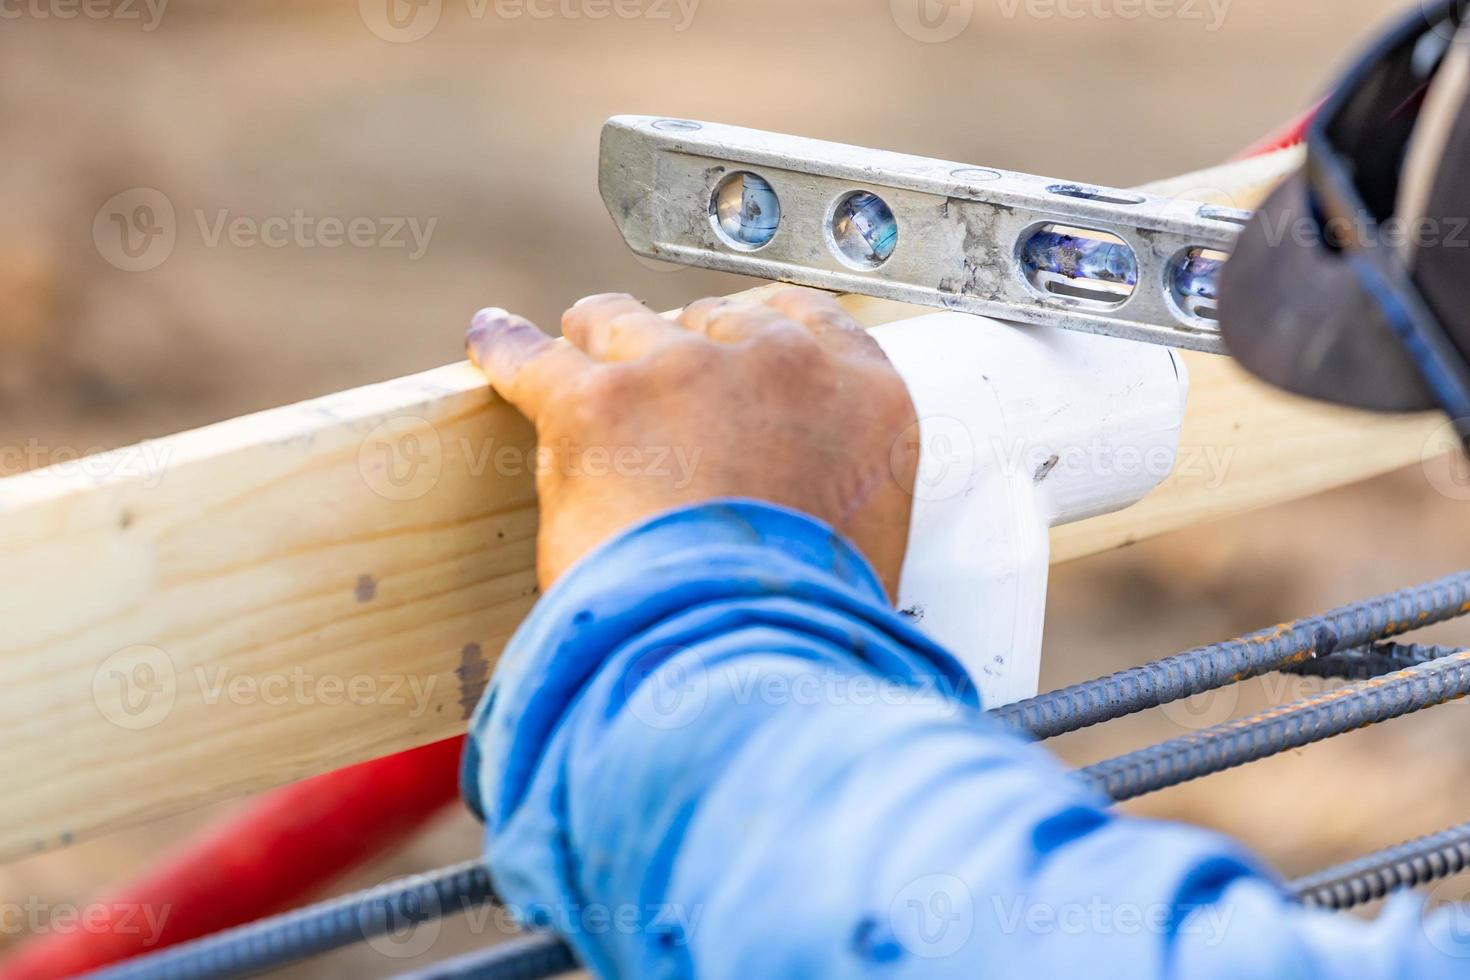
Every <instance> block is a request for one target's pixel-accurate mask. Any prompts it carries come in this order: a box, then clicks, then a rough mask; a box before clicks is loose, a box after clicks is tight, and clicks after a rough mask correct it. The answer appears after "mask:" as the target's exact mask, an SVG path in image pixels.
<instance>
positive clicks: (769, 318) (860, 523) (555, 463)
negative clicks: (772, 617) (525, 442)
mask: <svg viewBox="0 0 1470 980" xmlns="http://www.w3.org/2000/svg"><path fill="white" fill-rule="evenodd" d="M562 333H563V335H564V336H565V338H566V341H567V342H559V341H555V340H552V339H551V338H550V337H548V336H547V335H546V334H545V333H543V332H542V331H541V330H540V329H538V328H537V327H536V326H535V325H534V324H532V323H531V322H530V321H529V320H526V319H524V318H522V317H518V316H515V315H513V314H510V313H507V312H506V311H504V310H499V309H490V310H482V311H481V312H480V313H479V314H477V315H476V317H475V320H474V324H473V325H472V326H471V327H470V331H469V334H468V335H467V337H466V348H467V350H468V352H469V355H470V358H471V360H473V361H474V363H475V364H476V365H478V366H479V368H480V369H481V370H482V371H483V372H484V373H485V375H486V376H487V377H488V378H489V379H490V383H491V384H492V385H493V386H494V387H495V389H496V391H498V392H499V393H500V394H501V395H502V396H503V397H504V398H505V399H506V400H507V401H509V402H510V403H511V404H512V405H514V406H515V407H517V408H518V409H520V410H521V411H522V412H523V413H524V414H525V415H526V416H527V417H528V418H529V419H530V420H531V421H532V422H533V423H534V424H535V426H536V435H537V442H538V444H539V447H540V452H541V456H540V459H541V461H542V465H540V466H538V470H537V493H538V495H539V497H540V505H541V529H540V535H539V538H538V541H537V571H538V575H539V578H540V581H541V585H542V587H543V588H545V587H547V586H549V585H550V584H551V583H552V582H554V581H555V580H556V579H557V577H558V576H560V575H561V574H562V572H564V571H566V569H567V568H568V567H569V566H570V565H571V564H572V563H573V562H575V561H576V560H577V559H578V558H580V557H581V556H582V555H583V554H585V553H587V552H588V551H589V550H591V549H592V548H594V547H596V546H597V545H598V544H600V543H602V542H603V541H605V540H607V539H608V538H610V537H612V536H613V535H615V534H617V533H618V532H619V531H621V530H623V529H624V528H626V527H628V526H630V525H632V524H634V523H636V522H638V521H641V520H643V519H645V518H647V517H650V516H652V515H654V514H656V513H659V512H661V511H665V510H668V509H670V508H673V507H679V506H684V505H689V504H695V503H699V502H701V501H706V500H711V499H714V498H719V497H749V498H755V499H758V500H765V501H769V502H772V503H776V504H781V505H784V506H787V507H791V508H795V509H797V510H801V511H804V512H806V513H808V514H811V515H812V516H814V517H818V518H820V519H821V520H823V521H826V522H827V523H828V524H830V525H832V526H833V527H834V528H836V529H837V530H838V531H840V532H841V533H842V534H843V535H845V536H846V537H847V538H848V540H850V541H852V542H853V543H854V544H855V545H856V546H857V547H858V549H859V550H861V551H862V553H863V554H864V555H865V556H866V557H867V558H868V560H869V561H870V562H872V563H873V566H874V567H875V568H876V569H877V572H878V575H879V577H880V578H881V579H882V581H883V584H884V586H885V587H886V588H887V590H888V594H889V595H890V596H896V595H897V593H898V575H899V569H900V566H901V565H902V564H903V556H904V551H905V548H906V546H907V543H908V527H909V510H910V507H911V504H912V498H911V496H910V491H911V490H912V488H913V484H914V477H915V471H916V468H917V464H918V440H917V438H916V433H917V429H916V428H915V425H916V419H915V415H914V408H913V403H912V402H911V401H910V400H909V395H908V390H907V389H906V388H905V386H904V383H903V381H902V380H901V379H900V378H899V376H898V374H897V373H896V372H895V371H894V369H893V367H892V365H890V364H889V363H888V359H887V358H886V357H885V356H884V354H883V352H882V350H881V349H880V348H879V347H878V344H877V343H876V342H875V341H874V340H873V339H872V338H871V337H869V336H868V335H867V333H866V332H865V331H864V330H863V329H862V328H861V327H859V326H858V325H857V323H856V321H854V320H853V319H852V317H851V316H849V315H848V314H847V313H846V311H844V310H843V309H842V307H841V306H840V305H838V303H837V301H836V300H834V299H833V298H832V297H831V296H829V295H827V294H825V293H820V292H816V291H813V290H807V289H791V290H786V291H783V292H781V293H778V294H777V295H775V296H773V297H771V298H770V299H767V300H766V301H765V302H764V303H753V302H749V301H738V300H727V299H706V300H700V301H699V302H696V303H693V304H691V305H690V306H689V307H688V308H686V309H685V310H684V311H683V313H682V314H681V315H680V316H679V317H678V319H677V320H671V319H668V318H665V317H662V316H659V315H658V314H656V313H654V312H653V311H652V310H650V309H649V308H648V307H646V306H644V305H643V304H642V303H640V302H638V301H637V300H636V299H634V298H633V297H631V296H628V295H625V294H620V293H610V294H606V295H601V296H591V297H588V298H587V299H584V300H582V301H581V302H579V303H578V304H577V305H576V306H574V307H572V308H571V309H570V310H568V311H567V312H566V314H565V315H564V316H563V317H562Z"/></svg>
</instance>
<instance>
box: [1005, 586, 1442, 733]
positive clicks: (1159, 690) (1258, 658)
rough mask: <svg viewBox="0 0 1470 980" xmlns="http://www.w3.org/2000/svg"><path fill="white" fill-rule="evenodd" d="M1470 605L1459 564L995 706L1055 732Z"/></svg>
mask: <svg viewBox="0 0 1470 980" xmlns="http://www.w3.org/2000/svg"><path fill="white" fill-rule="evenodd" d="M1466 613H1470V572H1457V573H1456V574H1454V575H1449V576H1446V577H1445V578H1442V579H1438V580H1436V581H1434V582H1428V583H1426V584H1424V585H1418V586H1414V587H1412V588H1408V589H1403V590H1401V591H1398V592H1391V593H1389V594H1387V595H1383V596H1379V597H1377V598H1374V599H1368V600H1365V601H1363V602H1357V603H1353V604H1352V605H1349V606H1343V607H1342V608H1341V609H1337V610H1334V611H1333V612H1329V613H1326V614H1324V615H1321V616H1314V617H1312V618H1310V619H1303V620H1299V621H1297V622H1295V623H1287V624H1284V625H1281V626H1277V627H1274V628H1272V629H1268V630H1261V631H1260V632H1258V633H1252V634H1250V635H1249V636H1246V637H1242V638H1240V639H1237V640H1231V641H1229V642H1226V643H1216V644H1211V645H1209V646H1204V647H1198V648H1196V649H1194V650H1188V651H1186V652H1184V653H1180V654H1176V655H1174V656H1172V657H1166V658H1165V659H1163V660H1155V661H1154V662H1152V663H1148V664H1143V665H1142V666H1139V667H1132V668H1130V669H1128V670H1123V671H1119V672H1118V673H1115V674H1112V675H1110V676H1108V677H1101V678H1098V679H1096V680H1091V681H1085V682H1083V683H1081V684H1073V685H1071V686H1070V687H1064V688H1061V689H1060V690H1057V691H1052V692H1050V693H1048V694H1041V695H1038V696H1036V697H1034V698H1028V699H1027V700H1025V701H1019V702H1017V703H1016V704H1011V705H1006V706H1005V707H1001V708H996V709H994V710H992V711H991V712H990V714H991V715H992V717H994V718H997V719H998V720H1000V721H1001V722H1003V723H1005V724H1007V725H1009V726H1011V727H1012V728H1015V729H1017V730H1020V731H1023V732H1027V733H1029V734H1030V735H1032V736H1033V737H1035V738H1051V737H1052V736H1054V735H1061V734H1064V733H1066V732H1071V731H1076V730H1077V729H1079V728H1086V727H1088V726H1089V725H1096V724H1099V723H1101V722H1104V721H1110V720H1112V719H1114V718H1121V717H1122V716H1124V715H1129V714H1133V713H1134V712H1136V711H1143V710H1144V709H1146V708H1153V707H1157V706H1158V705H1161V704H1167V703H1169V702H1170V701H1177V700H1179V699H1180V698H1187V697H1189V696H1191V695H1194V694H1199V693H1201V692H1203V691H1209V690H1213V689H1215V688H1217V687H1222V686H1224V685H1226V684H1232V683H1235V682H1236V681H1242V680H1245V679H1246V678H1248V677H1255V676H1257V675H1259V674H1264V673H1267V672H1269V671H1273V670H1280V669H1282V668H1283V667H1287V666H1290V665H1292V664H1295V663H1299V662H1301V661H1305V660H1308V659H1310V658H1312V657H1319V656H1327V655H1329V654H1332V653H1336V652H1337V651H1338V650H1346V649H1351V648H1353V647H1361V646H1366V645H1367V644H1369V643H1374V642H1377V641H1379V640H1383V639H1387V638H1389V637H1392V636H1398V635H1400V634H1403V633H1407V632H1409V631H1410V630H1415V629H1419V628H1420V627H1424V626H1429V625H1431V624H1433V623H1438V622H1443V621H1444V620H1446V619H1452V618H1454V617H1456V616H1461V615H1464V614H1466Z"/></svg>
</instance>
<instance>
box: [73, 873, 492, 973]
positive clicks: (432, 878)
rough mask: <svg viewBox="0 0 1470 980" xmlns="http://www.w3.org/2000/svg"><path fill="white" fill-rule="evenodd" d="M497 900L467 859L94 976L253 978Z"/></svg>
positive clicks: (483, 876)
mask: <svg viewBox="0 0 1470 980" xmlns="http://www.w3.org/2000/svg"><path fill="white" fill-rule="evenodd" d="M494 900H495V890H494V889H493V888H492V887H491V885H490V874H489V872H488V871H487V870H486V869H485V865H484V863H483V862H480V861H466V862H464V863H462V864H456V865H451V866H450V867H447V868H440V869H439V870H437V871H431V872H429V873H428V874H424V875H415V876H413V877H412V878H410V879H408V880H407V881H394V882H389V883H387V884H384V885H379V886H378V887H376V888H370V889H368V890H366V891H361V892H356V893H354V894H352V895H344V896H341V897H340V898H333V899H328V900H327V901H325V902H319V903H318V904H316V905H309V906H307V907H305V908H302V909H296V910H294V911H291V912H285V913H283V914H281V915H277V916H272V917H271V918H268V919H261V920H260V921H259V922H252V923H250V924H249V925H244V926H239V927H238V928H235V929H228V930H226V931H224V932H219V933H215V934H214V935H212V936H205V937H204V938H202V939H196V940H194V941H193V942H189V943H180V944H179V945H178V946H172V947H170V948H168V949H165V950H160V951H159V952H157V953H152V954H150V955H147V956H139V957H136V958H134V959H130V960H124V961H123V962H121V963H119V964H117V965H116V966H112V967H108V968H106V969H103V970H100V971H98V972H96V973H94V974H91V976H93V977H99V978H107V980H122V978H128V980H142V978H147V980H205V978H212V980H222V978H226V977H244V976H250V975H253V974H256V973H260V972H262V971H264V970H269V969H273V968H274V967H278V966H284V965H285V964H287V963H293V962H295V961H297V960H302V959H305V958H307V957H308V956H315V955H317V954H319V953H325V952H327V951H329V950H333V949H339V948H341V947H343V946H348V945H350V944H352V943H357V942H363V941H365V940H368V939H372V938H373V937H375V936H381V935H383V934H385V933H387V932H389V931H392V930H395V929H401V928H404V927H405V926H416V925H419V924H420V923H423V922H428V921H430V920H431V919H437V918H439V917H440V916H443V915H446V914H448V913H451V912H460V911H466V910H468V909H470V908H473V907H475V906H478V905H483V904H484V903H486V902H491V901H494Z"/></svg>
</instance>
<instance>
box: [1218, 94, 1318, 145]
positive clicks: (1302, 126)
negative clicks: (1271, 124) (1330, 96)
mask: <svg viewBox="0 0 1470 980" xmlns="http://www.w3.org/2000/svg"><path fill="white" fill-rule="evenodd" d="M1325 101H1326V100H1325V99H1323V100H1321V101H1319V102H1317V103H1316V104H1315V105H1313V106H1312V108H1310V109H1308V110H1307V111H1306V112H1304V113H1302V114H1301V115H1300V116H1297V117H1296V118H1295V119H1293V120H1292V121H1291V122H1289V123H1287V124H1286V125H1284V126H1282V127H1280V128H1279V129H1277V130H1275V131H1273V132H1271V133H1269V134H1268V135H1266V136H1263V137H1261V138H1260V139H1259V140H1257V141H1256V142H1254V143H1252V144H1251V145H1250V146H1248V147H1246V148H1245V149H1243V150H1241V151H1240V152H1239V153H1237V154H1235V156H1233V157H1231V158H1230V159H1232V160H1245V159H1247V158H1249V157H1259V156H1265V155H1266V154H1267V153H1271V152H1272V151H1274V150H1284V149H1286V148H1287V147H1288V146H1296V145H1297V144H1298V143H1300V142H1302V141H1303V140H1305V139H1306V138H1307V129H1308V127H1310V126H1311V125H1312V120H1313V119H1314V118H1316V116H1317V110H1318V109H1320V108H1322V102H1325Z"/></svg>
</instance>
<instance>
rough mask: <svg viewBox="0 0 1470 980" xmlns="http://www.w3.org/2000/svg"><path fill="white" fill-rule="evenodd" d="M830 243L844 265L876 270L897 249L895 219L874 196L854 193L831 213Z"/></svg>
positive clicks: (890, 210) (859, 192) (882, 201)
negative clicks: (834, 247)
mask: <svg viewBox="0 0 1470 980" xmlns="http://www.w3.org/2000/svg"><path fill="white" fill-rule="evenodd" d="M832 242H833V244H834V245H836V246H837V253H838V255H839V256H840V257H841V258H842V260H843V261H844V262H846V263H847V264H848V265H850V266H852V267H854V268H857V269H876V268H878V267H879V266H880V265H882V264H883V263H884V262H887V261H888V260H889V258H891V257H892V255H893V250H894V249H895V248H897V247H898V219H897V218H895V217H894V216H893V209H892V208H890V207H889V206H888V203H887V202H886V201H884V200H883V199H882V198H881V197H879V196H878V195H877V194H872V193H869V192H868V191H854V192H853V193H851V194H848V195H847V196H846V197H844V198H843V199H842V200H840V201H838V202H837V207H836V208H835V209H834V210H833V212H832Z"/></svg>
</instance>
